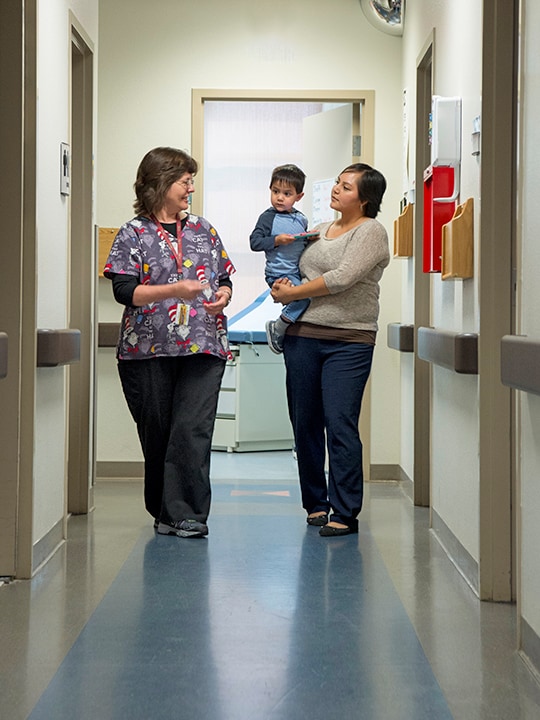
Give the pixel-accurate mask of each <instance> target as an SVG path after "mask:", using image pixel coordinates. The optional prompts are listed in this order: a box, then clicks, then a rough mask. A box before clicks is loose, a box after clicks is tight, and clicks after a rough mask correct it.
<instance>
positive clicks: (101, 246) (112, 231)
mask: <svg viewBox="0 0 540 720" xmlns="http://www.w3.org/2000/svg"><path fill="white" fill-rule="evenodd" d="M117 232H118V228H110V227H100V228H98V274H99V277H103V268H104V267H105V263H106V262H107V258H108V257H109V253H110V251H111V246H112V244H113V240H114V238H115V237H116V233H117Z"/></svg>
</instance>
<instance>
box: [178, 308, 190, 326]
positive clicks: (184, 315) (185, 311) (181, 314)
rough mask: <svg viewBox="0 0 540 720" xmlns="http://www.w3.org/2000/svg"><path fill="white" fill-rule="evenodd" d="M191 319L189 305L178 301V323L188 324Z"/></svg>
mask: <svg viewBox="0 0 540 720" xmlns="http://www.w3.org/2000/svg"><path fill="white" fill-rule="evenodd" d="M188 319H189V305H186V304H185V303H178V305H177V306H176V324H177V325H187V324H188Z"/></svg>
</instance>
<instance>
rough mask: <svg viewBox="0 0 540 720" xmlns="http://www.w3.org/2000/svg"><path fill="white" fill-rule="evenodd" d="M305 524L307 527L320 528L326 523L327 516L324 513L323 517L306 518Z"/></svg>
mask: <svg viewBox="0 0 540 720" xmlns="http://www.w3.org/2000/svg"><path fill="white" fill-rule="evenodd" d="M306 522H307V524H308V525H316V526H317V527H322V526H323V525H326V523H327V522H328V515H327V514H326V513H325V514H324V515H315V516H314V517H309V516H308V517H307V518H306Z"/></svg>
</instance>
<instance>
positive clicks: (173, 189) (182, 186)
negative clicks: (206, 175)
mask: <svg viewBox="0 0 540 720" xmlns="http://www.w3.org/2000/svg"><path fill="white" fill-rule="evenodd" d="M194 189H195V188H194V186H193V175H192V174H191V173H184V174H183V175H182V177H181V178H178V180H175V182H173V184H172V185H171V186H170V188H169V189H168V190H167V193H166V195H165V203H164V207H165V208H166V209H167V210H168V211H169V212H173V213H179V212H182V211H185V210H187V209H188V208H189V196H190V195H191V193H192V192H194Z"/></svg>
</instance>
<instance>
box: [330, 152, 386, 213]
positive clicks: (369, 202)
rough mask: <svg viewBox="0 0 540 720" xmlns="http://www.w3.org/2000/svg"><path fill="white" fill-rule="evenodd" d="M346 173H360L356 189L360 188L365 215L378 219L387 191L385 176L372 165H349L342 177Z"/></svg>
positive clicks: (359, 195)
mask: <svg viewBox="0 0 540 720" xmlns="http://www.w3.org/2000/svg"><path fill="white" fill-rule="evenodd" d="M345 172H355V173H358V179H357V180H356V187H357V188H358V197H359V198H360V202H361V203H365V207H364V212H365V215H366V217H370V218H374V217H377V214H378V212H379V210H380V209H381V202H382V199H383V195H384V192H385V190H386V180H385V178H384V175H382V173H380V172H379V171H378V170H375V169H374V168H372V167H371V165H366V164H365V163H354V164H353V165H349V166H348V167H346V168H345V169H344V170H342V171H341V173H340V175H342V174H343V173H345Z"/></svg>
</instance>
